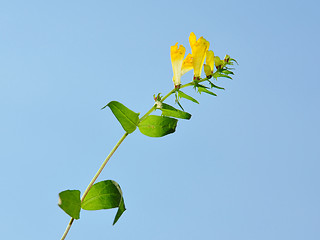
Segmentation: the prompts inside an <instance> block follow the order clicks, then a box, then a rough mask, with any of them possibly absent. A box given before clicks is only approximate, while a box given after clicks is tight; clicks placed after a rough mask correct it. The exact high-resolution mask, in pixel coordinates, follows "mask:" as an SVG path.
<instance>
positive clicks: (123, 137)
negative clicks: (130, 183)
mask: <svg viewBox="0 0 320 240" xmlns="http://www.w3.org/2000/svg"><path fill="white" fill-rule="evenodd" d="M206 80H207V78H204V79H201V80H199V81H198V82H199V83H200V82H203V81H206ZM192 85H193V81H192V82H190V83H187V84H184V85H181V86H180V88H179V89H181V88H185V87H188V86H192ZM175 92H176V89H175V88H174V89H172V90H171V91H170V92H169V93H168V94H167V95H165V96H164V97H163V98H162V99H161V102H163V101H164V100H166V99H167V98H168V97H169V96H170V95H171V94H173V93H175ZM154 110H156V106H155V105H153V106H152V108H150V110H149V111H148V112H147V113H146V114H145V115H143V116H142V117H141V118H140V120H139V122H141V121H142V120H144V119H145V118H146V117H147V116H149V115H150V114H151V113H152V112H153V111H154ZM127 136H128V133H127V132H126V133H125V134H124V135H123V136H122V137H121V139H120V140H119V141H118V142H117V144H116V145H115V146H114V148H113V149H112V150H111V152H110V153H109V155H108V156H107V158H106V159H105V160H104V162H103V163H102V165H101V167H100V168H99V170H98V172H97V173H96V175H94V177H93V178H92V180H91V182H90V183H89V185H88V187H87V189H86V190H85V191H84V193H83V195H82V197H81V202H83V200H84V198H85V197H86V196H87V194H88V192H89V190H90V189H91V187H92V185H93V184H94V182H95V181H96V180H97V178H98V177H99V175H100V173H101V172H102V170H103V168H104V167H105V166H106V164H107V163H108V161H109V159H110V158H111V157H112V155H113V154H114V152H115V151H116V150H117V148H118V147H119V146H120V144H121V143H122V142H123V140H124V139H125V138H126V137H127ZM73 221H74V218H71V219H70V222H69V224H68V226H67V228H66V230H65V232H64V233H63V235H62V238H61V240H64V239H65V238H66V236H67V234H68V232H69V230H70V228H71V226H72V223H73Z"/></svg>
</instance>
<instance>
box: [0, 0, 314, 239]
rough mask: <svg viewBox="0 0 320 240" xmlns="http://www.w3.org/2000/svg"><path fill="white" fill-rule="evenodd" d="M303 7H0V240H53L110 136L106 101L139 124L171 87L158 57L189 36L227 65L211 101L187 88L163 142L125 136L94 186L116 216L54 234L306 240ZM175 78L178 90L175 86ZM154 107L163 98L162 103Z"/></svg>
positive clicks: (307, 43)
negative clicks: (118, 192) (119, 201)
mask: <svg viewBox="0 0 320 240" xmlns="http://www.w3.org/2000/svg"><path fill="white" fill-rule="evenodd" d="M318 9H319V3H317V2H316V1H309V0H307V1H263V2H258V1H232V0H231V1H228V2H226V1H173V2H172V1H122V2H116V1H113V2H111V1H91V2H89V1H54V2H44V1H2V2H1V3H0V66H1V68H0V106H1V118H0V145H1V151H0V159H1V165H2V167H1V168H0V187H1V198H0V206H1V207H0V209H1V216H2V218H1V219H0V232H1V238H3V239H60V237H61V235H62V233H63V231H64V230H65V227H66V225H67V223H68V221H69V217H68V216H67V215H66V214H65V213H64V212H63V211H62V210H61V209H59V207H58V206H57V202H58V193H59V192H60V191H63V190H65V189H79V190H81V191H82V192H83V191H84V190H85V188H86V186H87V184H88V183H89V182H90V180H91V178H92V176H93V175H94V174H95V172H96V170H97V169H98V168H99V166H100V164H101V163H102V161H103V160H104V158H105V157H106V156H107V154H108V153H109V151H110V150H111V149H112V147H113V145H114V144H115V143H116V141H117V140H118V139H120V137H121V136H122V135H123V133H124V132H123V129H122V128H121V126H120V125H119V124H118V122H117V121H116V119H115V118H114V116H113V115H112V113H111V112H110V110H108V109H106V110H104V111H101V110H100V108H101V107H102V106H104V105H105V104H106V103H108V102H109V101H112V100H116V101H119V102H122V103H123V104H125V105H126V106H127V107H129V108H131V109H132V110H134V111H136V112H141V113H142V114H144V113H145V112H146V111H147V110H148V109H149V108H150V107H151V106H152V104H153V94H156V93H158V92H161V93H163V94H166V93H167V92H168V91H170V90H171V88H172V87H173V84H172V81H171V79H172V69H171V62H170V55H169V49H170V46H172V45H174V44H175V43H176V42H179V44H183V45H184V46H185V47H186V48H187V52H190V47H189V44H188V37H189V34H190V32H192V31H193V32H194V33H195V34H196V35H197V36H204V37H205V38H206V39H207V40H208V41H210V44H211V45H210V48H211V49H212V50H213V51H214V52H215V54H216V55H218V56H221V57H223V56H224V55H225V54H226V53H228V54H229V55H231V57H233V58H235V59H237V60H238V61H239V63H240V65H239V66H237V67H236V75H235V77H234V80H233V81H231V80H227V79H226V80H224V79H222V80H219V84H220V86H223V87H225V88H226V90H225V91H216V93H217V94H218V96H217V97H212V96H207V95H204V94H202V95H198V94H196V93H194V92H193V90H192V89H188V90H187V91H186V92H187V93H189V94H190V95H192V96H194V97H195V98H197V99H198V100H199V102H200V105H196V104H194V103H191V102H190V103H189V102H186V101H182V104H183V106H184V108H185V110H186V111H188V112H190V113H191V114H192V118H191V120H190V121H183V120H181V121H179V123H178V127H177V131H176V133H175V134H172V135H169V136H166V137H163V138H159V139H158V138H148V137H146V136H144V135H142V134H141V133H139V132H138V131H137V132H135V133H133V134H131V135H130V136H129V137H128V138H127V139H126V140H125V142H124V143H123V145H121V147H120V148H119V151H118V152H116V154H115V156H114V157H113V158H112V159H111V160H110V162H109V163H108V165H107V167H106V169H105V170H104V172H103V173H102V175H101V176H100V177H99V180H104V179H113V180H115V181H117V182H118V183H119V184H120V186H121V187H122V190H123V192H124V198H125V202H126V207H127V211H126V212H125V213H124V215H123V216H122V217H121V218H120V220H119V221H118V223H117V224H116V225H115V226H112V221H113V217H114V215H115V213H116V210H111V211H110V210H109V211H95V212H82V213H81V219H80V220H79V221H76V222H75V223H74V225H73V226H72V228H71V230H70V233H69V235H68V238H67V239H114V240H116V239H148V240H149V239H155V240H157V239H184V240H189V239H190V240H191V239H219V240H233V239H237V240H251V239H252V240H254V239H259V240H270V239H279V240H280V239H281V240H283V239H290V240H298V239H299V240H300V239H308V240H316V239H319V238H320V228H319V222H320V206H319V202H320V193H319V181H320V176H319V168H320V164H319V160H320V150H319V135H320V127H319V122H320V115H319V103H320V101H319V100H320V98H319V90H320V84H319V76H318V75H319V74H318V73H317V71H318V67H317V60H318V56H319V54H320V48H319V42H320V34H319V30H318V28H319V22H320V17H319V13H318ZM191 77H192V74H191V73H190V74H186V75H185V76H184V77H183V79H182V82H184V83H186V82H188V81H190V79H191ZM167 103H169V104H172V105H173V104H174V99H173V98H169V99H168V101H167Z"/></svg>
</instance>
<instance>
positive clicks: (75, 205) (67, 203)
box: [58, 190, 81, 219]
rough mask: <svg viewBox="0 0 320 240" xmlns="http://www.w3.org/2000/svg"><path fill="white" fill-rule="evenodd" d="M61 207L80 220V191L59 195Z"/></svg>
mask: <svg viewBox="0 0 320 240" xmlns="http://www.w3.org/2000/svg"><path fill="white" fill-rule="evenodd" d="M58 205H59V207H60V208H61V209H62V210H63V211H65V212H66V213H67V214H68V215H69V216H70V217H73V218H74V219H79V218H80V210H81V200H80V191H79V190H66V191H63V192H60V193H59V203H58Z"/></svg>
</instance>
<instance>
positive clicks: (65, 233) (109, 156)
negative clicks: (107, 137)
mask: <svg viewBox="0 0 320 240" xmlns="http://www.w3.org/2000/svg"><path fill="white" fill-rule="evenodd" d="M128 134H129V133H127V132H126V133H125V134H124V135H123V136H122V137H121V139H120V140H119V141H118V142H117V144H116V145H115V146H114V148H113V149H112V150H111V152H110V153H109V155H108V156H107V158H106V159H105V160H104V162H103V163H102V165H101V167H100V168H99V170H98V172H97V173H96V175H94V177H93V178H92V180H91V182H90V183H89V185H88V187H87V189H86V190H85V191H84V193H83V195H82V197H81V202H83V200H84V198H85V197H86V196H87V194H88V192H89V190H90V189H91V187H92V185H93V184H94V182H95V181H96V180H97V178H98V177H99V175H100V173H101V172H102V170H103V168H104V167H105V166H106V164H107V163H108V161H109V159H110V158H111V157H112V155H113V154H114V152H115V151H116V150H117V148H118V147H119V146H120V144H121V143H122V142H123V140H124V139H125V138H126V137H127V136H128ZM73 221H74V218H71V219H70V222H69V224H68V226H67V228H66V230H65V232H64V233H63V235H62V238H61V240H64V239H65V238H66V236H67V234H68V232H69V230H70V228H71V225H72V223H73Z"/></svg>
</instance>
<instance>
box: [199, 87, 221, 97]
mask: <svg viewBox="0 0 320 240" xmlns="http://www.w3.org/2000/svg"><path fill="white" fill-rule="evenodd" d="M198 92H199V93H202V92H205V93H208V94H210V95H213V96H217V94H215V93H213V92H211V91H209V90H208V89H206V88H203V87H198Z"/></svg>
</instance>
